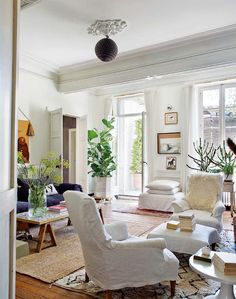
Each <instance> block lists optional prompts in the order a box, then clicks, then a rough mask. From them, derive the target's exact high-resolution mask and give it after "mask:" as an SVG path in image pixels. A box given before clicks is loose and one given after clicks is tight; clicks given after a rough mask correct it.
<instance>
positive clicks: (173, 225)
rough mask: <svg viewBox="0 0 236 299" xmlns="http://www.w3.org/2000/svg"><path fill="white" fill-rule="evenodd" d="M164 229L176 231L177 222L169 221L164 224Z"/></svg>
mask: <svg viewBox="0 0 236 299" xmlns="http://www.w3.org/2000/svg"><path fill="white" fill-rule="evenodd" d="M166 228H168V229H178V228H179V221H175V220H171V221H168V222H167V223H166Z"/></svg>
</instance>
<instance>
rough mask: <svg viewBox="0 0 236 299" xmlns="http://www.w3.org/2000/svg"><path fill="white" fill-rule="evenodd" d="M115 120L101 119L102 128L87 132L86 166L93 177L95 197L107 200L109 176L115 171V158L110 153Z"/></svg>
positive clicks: (109, 194) (109, 193) (109, 186)
mask: <svg viewBox="0 0 236 299" xmlns="http://www.w3.org/2000/svg"><path fill="white" fill-rule="evenodd" d="M114 122H115V118H112V119H111V120H107V119H102V123H103V125H104V128H103V129H102V130H101V131H98V130H97V129H93V130H88V165H89V166H90V168H91V170H90V171H89V173H91V174H92V177H95V178H96V180H95V192H94V194H95V197H97V198H109V197H110V196H111V176H112V172H113V171H114V170H116V167H117V165H116V162H115V156H114V155H113V153H112V148H111V142H112V140H113V136H112V134H111V133H112V131H113V129H114V126H113V123H114Z"/></svg>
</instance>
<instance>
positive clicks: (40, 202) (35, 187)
mask: <svg viewBox="0 0 236 299" xmlns="http://www.w3.org/2000/svg"><path fill="white" fill-rule="evenodd" d="M17 161H18V167H17V168H18V178H20V179H21V180H22V181H24V182H25V183H27V184H28V185H29V204H30V213H31V214H32V215H35V214H37V213H38V212H39V213H40V214H43V213H44V212H45V210H46V195H45V187H46V186H47V185H48V184H50V183H56V184H59V183H61V181H62V177H61V175H60V174H59V171H58V170H59V168H60V167H63V168H68V167H69V163H68V161H67V160H64V159H61V158H60V157H58V156H57V155H56V153H52V152H51V153H49V154H48V155H47V156H46V157H44V158H42V159H41V161H40V164H39V165H27V164H26V163H25V162H24V159H23V155H22V153H21V152H18V157H17Z"/></svg>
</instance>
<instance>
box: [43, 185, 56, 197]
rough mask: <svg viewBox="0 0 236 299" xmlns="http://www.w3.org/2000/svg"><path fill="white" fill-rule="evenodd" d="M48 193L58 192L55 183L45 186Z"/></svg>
mask: <svg viewBox="0 0 236 299" xmlns="http://www.w3.org/2000/svg"><path fill="white" fill-rule="evenodd" d="M45 191H46V195H54V194H57V193H58V192H57V190H56V188H55V187H54V185H53V184H49V185H47V186H46V187H45Z"/></svg>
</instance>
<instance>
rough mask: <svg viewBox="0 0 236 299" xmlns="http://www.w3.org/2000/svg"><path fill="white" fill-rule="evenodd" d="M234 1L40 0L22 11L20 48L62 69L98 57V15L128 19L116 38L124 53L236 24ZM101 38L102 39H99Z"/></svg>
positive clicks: (235, 2) (103, 17)
mask: <svg viewBox="0 0 236 299" xmlns="http://www.w3.org/2000/svg"><path fill="white" fill-rule="evenodd" d="M235 12H236V1H235V0H146V1H145V0H135V1H134V0H41V1H40V2H39V3H37V4H35V5H33V6H31V7H29V8H26V9H24V10H22V13H21V28H20V52H21V53H22V54H27V55H30V56H32V57H34V58H35V59H39V60H42V61H44V62H48V63H49V64H51V65H52V66H55V67H62V66H66V65H72V64H77V63H86V62H87V61H89V60H93V59H96V56H95V54H94V46H95V44H96V42H97V41H98V40H99V39H100V37H99V36H92V35H88V33H87V28H88V26H89V25H90V24H92V23H94V21H95V20H96V19H115V18H121V19H123V20H125V21H126V22H127V23H128V27H127V28H126V29H124V31H123V32H121V33H119V34H117V35H115V36H113V37H112V38H113V39H114V40H115V41H116V43H117V44H118V47H119V53H122V54H123V53H126V52H128V51H134V50H137V49H141V48H144V47H152V46H154V45H157V44H158V43H161V42H166V41H170V40H173V39H176V38H181V37H185V36H188V35H192V34H195V33H201V32H204V31H207V30H211V29H216V28H220V27H224V26H227V25H232V24H236V13H235ZM101 38H102V37H101Z"/></svg>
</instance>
